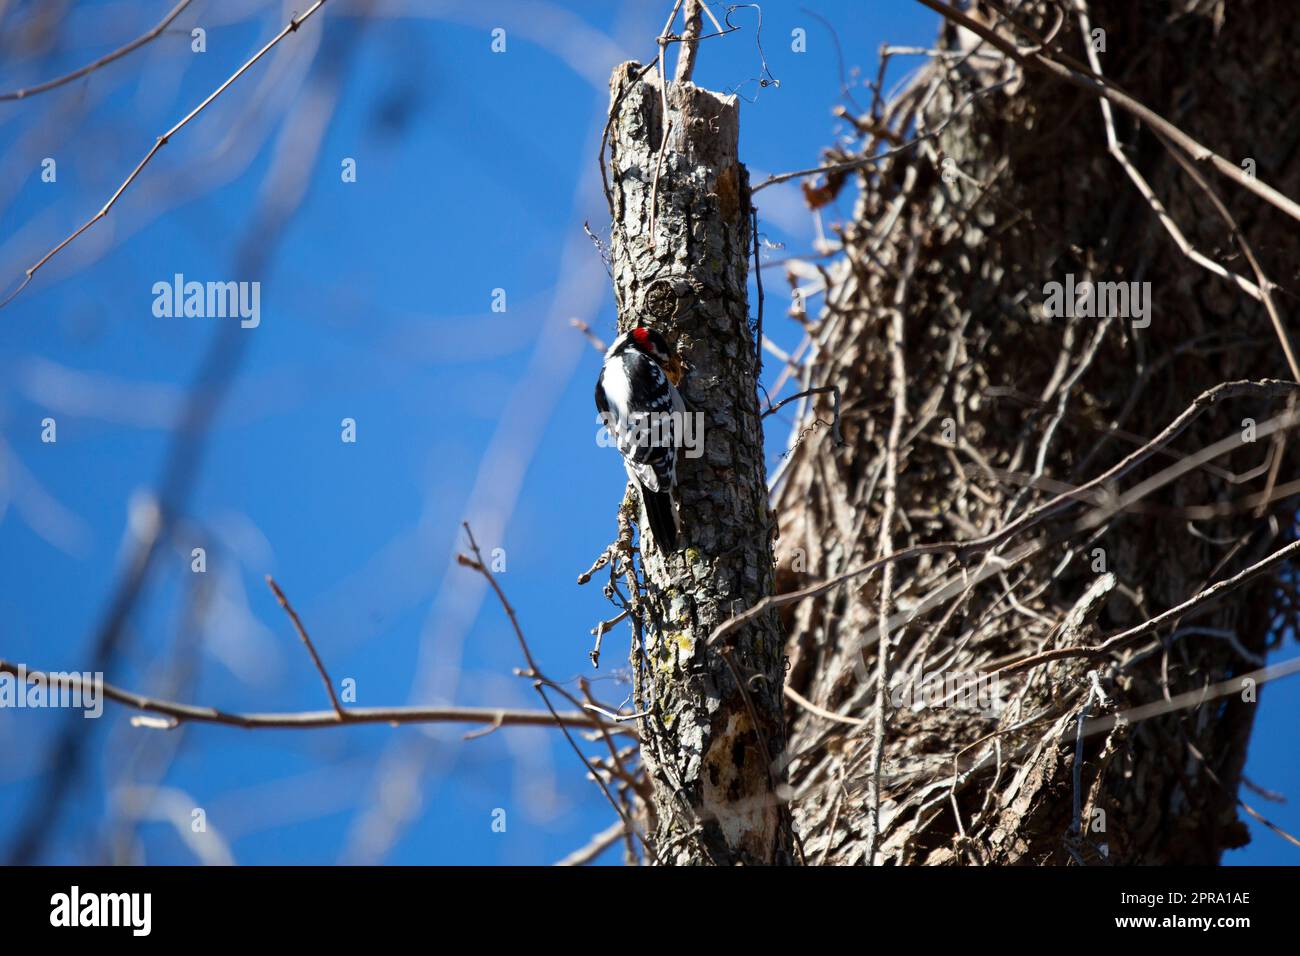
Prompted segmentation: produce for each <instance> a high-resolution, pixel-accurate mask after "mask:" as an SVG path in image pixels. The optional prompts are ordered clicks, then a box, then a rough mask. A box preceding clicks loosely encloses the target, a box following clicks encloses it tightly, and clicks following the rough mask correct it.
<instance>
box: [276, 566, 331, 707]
mask: <svg viewBox="0 0 1300 956" xmlns="http://www.w3.org/2000/svg"><path fill="white" fill-rule="evenodd" d="M266 586H267V587H269V588H270V589H271V593H272V594H274V595H275V599H276V600H277V601H279V602H280V607H282V608H284V611H285V613H286V614H288V615H289V620H291V621H293V627H294V630H296V631H297V632H298V636H299V637H300V638H302V642H303V644H304V645H306V647H307V653H308V654H310V655H311V661H312V663H313V664H315V665H316V672H317V673H319V674H320V679H321V682H322V683H323V684H324V685H325V692H326V693H327V694H329V695H330V703H331V704H333V705H334V712H335V713H336V714H338V715H339V720H344V719H345V718H346V716H347V715H346V714H345V713H344V712H343V705H342V704H340V703H339V697H338V694H336V693H335V692H334V682H333V681H332V680H330V675H329V673H328V672H326V670H325V664H324V663H323V662H322V661H321V659H320V655H319V654H317V653H316V647H315V645H314V644H312V642H311V638H310V637H308V636H307V629H306V628H305V627H303V626H302V621H300V620H299V619H298V612H297V611H295V610H294V609H293V605H291V604H290V603H289V599H288V598H286V597H285V596H284V592H283V591H281V590H280V585H278V584H276V583H275V579H274V578H272V577H271V575H269V574H268V575H267V576H266Z"/></svg>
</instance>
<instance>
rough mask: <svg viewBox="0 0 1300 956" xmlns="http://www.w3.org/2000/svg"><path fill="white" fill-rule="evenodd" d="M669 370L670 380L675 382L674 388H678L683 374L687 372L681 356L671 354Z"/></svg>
mask: <svg viewBox="0 0 1300 956" xmlns="http://www.w3.org/2000/svg"><path fill="white" fill-rule="evenodd" d="M667 372H668V381H670V382H672V383H673V387H674V388H676V387H677V386H678V385H680V384H681V381H682V376H683V375H685V374H686V369H685V368H683V367H682V360H681V357H680V356H678V355H677V354H675V353H674V354H673V355H670V356H669V357H668V369H667Z"/></svg>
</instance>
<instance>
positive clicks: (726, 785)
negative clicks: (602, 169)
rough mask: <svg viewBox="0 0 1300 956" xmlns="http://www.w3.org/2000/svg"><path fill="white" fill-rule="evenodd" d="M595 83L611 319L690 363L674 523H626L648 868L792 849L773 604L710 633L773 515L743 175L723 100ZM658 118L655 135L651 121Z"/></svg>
mask: <svg viewBox="0 0 1300 956" xmlns="http://www.w3.org/2000/svg"><path fill="white" fill-rule="evenodd" d="M642 74H643V71H642V69H641V67H640V66H639V65H638V64H635V63H625V64H623V65H622V66H620V67H619V68H618V69H616V70H615V71H614V75H613V77H612V79H611V82H610V86H611V113H612V121H611V130H610V154H611V173H612V181H613V197H612V198H613V210H612V212H613V218H614V222H613V229H612V233H611V241H610V254H611V260H612V262H611V265H612V270H613V274H614V287H615V292H616V295H617V299H618V321H619V329H620V331H625V330H626V329H628V328H631V327H634V326H637V325H645V326H650V327H652V328H657V329H659V330H660V331H662V332H663V333H664V334H665V335H666V336H667V338H668V339H669V341H670V343H673V344H675V345H676V347H677V349H678V350H679V352H680V353H681V354H682V356H683V357H684V358H685V359H686V360H687V361H688V362H689V364H690V366H691V368H690V371H689V373H688V375H687V377H686V379H685V381H684V383H683V397H684V398H685V400H686V403H687V405H688V408H689V410H690V411H691V412H692V413H698V414H699V415H700V416H701V419H700V420H701V421H702V423H703V429H702V433H701V434H702V438H703V444H702V455H701V456H699V457H691V456H690V455H689V454H687V453H683V454H682V457H681V459H680V467H679V471H680V476H681V477H680V498H681V518H682V521H681V524H682V535H681V541H680V542H679V548H678V550H677V551H675V552H674V553H672V554H665V553H663V551H661V550H659V549H658V548H657V546H656V545H655V544H653V543H652V542H653V536H646V535H642V538H641V557H642V566H643V571H644V578H645V587H646V591H645V600H644V602H643V605H642V609H643V611H644V612H645V613H644V614H642V615H641V618H642V621H641V623H642V624H643V625H644V635H645V645H644V647H643V648H642V647H636V646H634V647H633V666H634V668H635V670H636V673H637V695H636V697H637V710H638V711H649V712H650V713H649V716H647V717H645V718H643V719H642V720H641V721H640V730H641V734H642V741H643V745H642V758H643V760H644V762H645V765H646V768H647V770H648V771H649V774H650V778H651V780H652V781H653V783H654V807H653V812H652V813H651V814H650V817H651V819H652V820H653V823H652V827H653V833H652V834H650V835H649V842H650V843H651V845H652V846H653V847H655V852H656V855H657V858H658V860H659V862H661V863H716V864H735V863H750V864H754V863H760V864H766V863H779V862H788V861H789V860H790V859H791V847H792V843H791V831H790V814H789V811H788V809H787V807H786V804H785V803H784V801H782V800H781V799H779V798H778V793H777V790H778V787H779V785H780V780H781V770H780V766H781V765H780V762H779V760H778V758H779V756H780V754H781V753H782V748H783V747H784V745H785V733H784V716H783V701H782V696H781V687H782V683H783V654H784V638H783V636H782V634H781V631H780V628H779V621H778V619H777V615H776V613H775V612H770V613H767V614H765V615H762V616H760V617H758V618H757V619H756V620H755V621H753V622H752V624H751V625H749V626H748V627H746V628H745V629H743V630H741V631H739V632H736V633H734V634H732V635H731V636H730V637H729V638H728V640H726V641H725V642H723V641H720V642H718V643H717V644H715V645H710V644H709V642H708V637H709V635H710V633H711V632H712V631H713V629H714V628H715V627H717V626H718V625H719V624H721V623H722V622H723V621H726V620H727V619H728V618H730V617H731V616H732V615H734V614H737V613H739V612H741V611H745V610H747V609H749V608H751V607H753V605H754V604H756V603H757V602H758V601H759V600H761V599H762V598H764V597H766V596H768V595H770V594H771V593H772V590H773V580H774V571H773V562H772V549H771V529H772V521H771V517H770V514H769V512H768V504H767V483H766V475H765V471H764V467H763V447H762V428H761V426H760V424H759V414H758V401H757V396H756V390H755V375H756V358H755V348H754V337H753V333H752V332H751V330H750V327H749V315H748V296H747V294H746V279H747V276H748V257H749V248H750V247H749V238H750V200H749V181H748V175H747V173H746V171H745V167H744V166H743V165H741V164H740V162H739V161H738V158H737V153H736V149H737V136H738V132H739V110H738V105H737V102H736V99H735V97H724V96H722V95H720V94H717V93H713V92H710V91H708V90H704V89H700V88H699V87H696V86H695V85H693V84H692V83H690V82H685V81H683V82H672V83H670V84H669V87H668V90H667V103H668V116H667V117H665V115H664V110H663V94H664V91H663V89H662V86H661V84H660V82H659V80H658V78H657V76H655V75H649V76H648V77H646V78H642ZM666 120H667V121H668V122H669V123H670V124H671V125H670V128H669V131H668V135H667V139H666V141H665V139H664V124H665V121H666Z"/></svg>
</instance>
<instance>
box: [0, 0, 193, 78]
mask: <svg viewBox="0 0 1300 956" xmlns="http://www.w3.org/2000/svg"><path fill="white" fill-rule="evenodd" d="M191 2H192V0H180V3H178V4H176V6H174V7H172V8H171V10H170V11H168V12H167V14H166V15H165V16H164V17H163V18H162V19H161V20H159V21H158V22H157V23H156V24H155V25H154V27H153V28H152V29H151V30H148V31H146V32H145V33H142V34H140V36H138V37H136V38H135V39H134V40H132V41H131V42H130V43H126V44H123V45H122V46H120V47H118V48H117V49H116V50H114V51H113V52H112V53H106V54H104V55H103V56H101V57H100V58H99V59H98V60H95V61H94V62H92V63H87V64H86V65H85V66H83V67H80V68H79V69H76V70H73V71H72V72H71V73H65V74H63V76H59V77H55V78H54V79H52V80H46V81H45V82H44V83H38V84H37V85H36V86H28V87H24V88H23V89H21V90H13V91H11V92H9V93H0V102H4V101H7V100H22V99H26V98H27V97H29V96H35V95H36V94H37V93H44V92H46V91H48V90H53V89H57V88H58V87H60V86H63V85H64V84H67V83H71V82H72V81H73V80H77V79H80V78H81V77H83V76H85V75H86V74H87V73H93V72H94V71H95V70H98V69H99V68H100V67H102V66H107V65H108V64H110V63H112V62H113V61H114V60H120V59H122V57H124V56H126V55H127V54H128V53H130V52H131V51H132V50H138V49H139V48H140V47H142V46H144V45H145V44H146V43H148V42H149V41H150V40H153V39H154V38H156V37H157V36H159V35H160V34H161V33H162V32H163V31H164V30H166V29H167V28H168V27H169V26H171V22H172V21H173V20H175V19H176V18H177V17H178V16H180V15H181V11H183V10H184V9H185V8H186V7H188V6H189V5H190V3H191Z"/></svg>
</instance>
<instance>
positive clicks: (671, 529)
mask: <svg viewBox="0 0 1300 956" xmlns="http://www.w3.org/2000/svg"><path fill="white" fill-rule="evenodd" d="M682 374H683V367H682V360H681V358H680V357H679V356H678V355H677V353H676V352H674V351H673V350H672V349H671V348H670V347H669V346H668V342H667V341H666V340H665V339H664V337H663V336H662V335H661V334H659V333H658V332H656V331H655V330H654V329H647V328H642V327H641V326H638V327H636V328H635V329H630V330H629V331H627V332H624V333H623V334H622V335H620V336H619V337H618V338H617V339H615V340H614V344H613V345H611V346H610V347H609V351H607V352H606V353H605V363H604V365H603V366H601V369H600V376H599V377H598V378H597V379H596V408H597V409H598V410H599V411H600V413H601V416H602V418H603V420H604V423H605V425H606V426H607V427H608V429H609V433H610V435H612V436H613V437H614V440H615V441H616V442H617V444H618V450H619V452H620V453H621V454H622V455H623V464H624V466H625V467H626V468H627V474H628V477H629V478H631V479H632V480H633V481H634V482H636V486H637V490H638V492H639V493H640V497H641V507H642V511H643V514H644V516H645V517H644V519H643V520H642V528H644V527H645V524H646V523H647V522H648V523H649V525H650V533H651V534H652V535H654V540H655V544H656V545H657V546H658V547H659V548H660V549H662V550H663V551H674V550H676V548H677V529H678V521H677V501H676V496H675V495H674V490H675V489H676V486H677V457H678V451H679V448H680V446H681V443H682V442H681V439H682V431H683V423H684V421H685V416H686V404H685V402H683V401H682V396H681V394H680V393H679V392H678V391H677V385H678V383H680V382H681V379H682ZM643 533H644V532H643Z"/></svg>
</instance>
